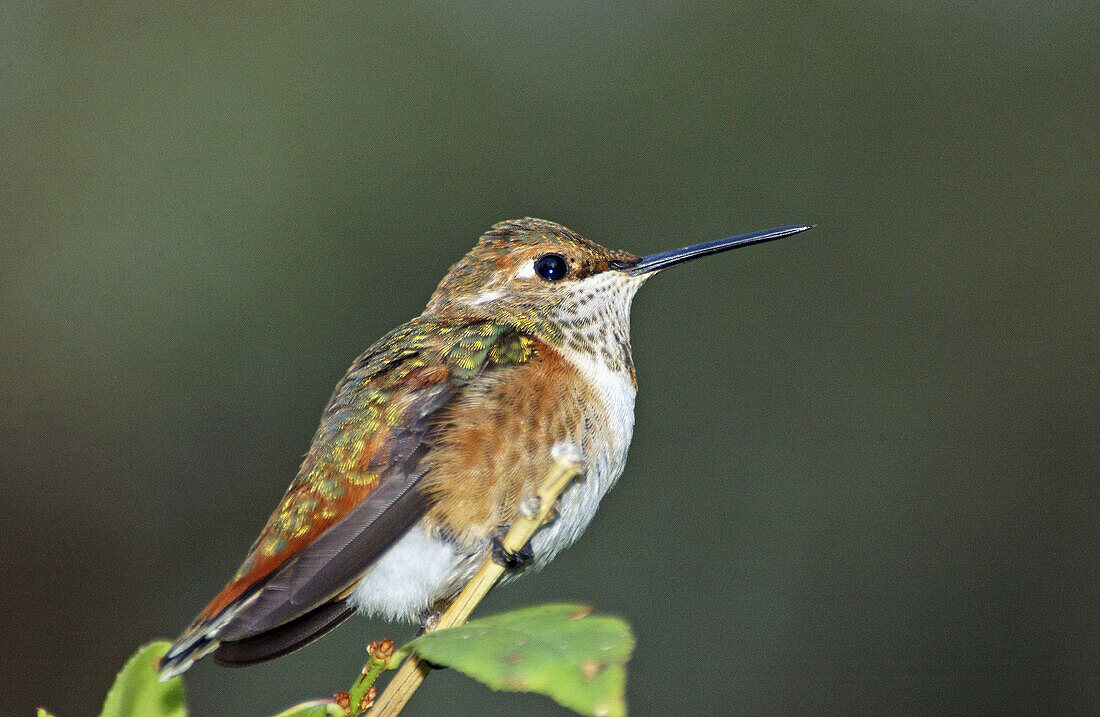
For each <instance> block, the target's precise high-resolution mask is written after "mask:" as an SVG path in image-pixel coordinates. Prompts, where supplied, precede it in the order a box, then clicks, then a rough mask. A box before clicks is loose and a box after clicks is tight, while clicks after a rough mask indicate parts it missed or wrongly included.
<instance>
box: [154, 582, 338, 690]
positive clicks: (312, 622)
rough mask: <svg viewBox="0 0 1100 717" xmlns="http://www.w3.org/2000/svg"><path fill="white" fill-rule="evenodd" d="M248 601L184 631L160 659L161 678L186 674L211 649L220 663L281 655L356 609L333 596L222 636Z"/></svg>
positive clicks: (241, 663) (236, 663) (247, 662)
mask: <svg viewBox="0 0 1100 717" xmlns="http://www.w3.org/2000/svg"><path fill="white" fill-rule="evenodd" d="M249 602H251V600H244V601H241V602H240V603H238V604H236V605H231V606H230V607H228V608H226V609H225V610H224V611H223V612H222V613H221V614H220V615H218V616H217V617H216V618H215V619H214V620H212V621H209V622H206V623H199V624H198V625H195V626H193V627H192V628H191V629H189V630H188V631H187V632H185V633H184V634H183V635H182V636H181V637H180V638H179V639H178V640H176V642H175V644H174V645H172V647H171V648H170V649H169V650H168V652H166V653H165V655H164V657H162V658H161V659H160V665H159V670H160V681H161V682H164V681H165V680H169V679H171V678H173V677H176V676H177V675H181V674H183V673H184V672H186V671H187V670H188V669H189V668H190V667H191V665H193V664H195V661H197V660H199V659H202V658H203V657H206V656H207V655H209V654H211V653H213V654H214V661H215V662H217V663H218V664H221V665H230V666H233V667H243V666H244V665H251V664H254V663H257V662H264V661H265V660H271V659H274V658H276V657H281V656H282V655H286V654H288V653H290V652H294V651H295V650H297V649H299V648H301V647H305V646H306V645H308V644H309V643H311V642H313V641H314V640H316V639H317V638H319V637H321V636H322V635H324V634H325V633H327V632H328V631H329V630H331V629H332V628H334V627H336V626H337V625H339V624H340V623H342V622H343V621H344V620H346V619H347V618H348V617H350V616H351V614H352V613H353V612H355V608H354V607H353V606H352V605H349V604H348V603H347V601H346V600H334V601H332V602H328V603H325V604H323V605H319V606H318V607H316V608H314V609H313V610H310V611H309V612H307V613H306V614H304V615H302V616H300V617H298V618H296V619H294V620H291V621H290V622H288V623H285V624H283V625H279V626H277V627H273V628H271V629H270V630H266V631H264V632H261V633H260V634H258V635H254V636H251V637H247V638H244V639H242V640H219V639H218V635H219V634H220V633H221V632H222V631H223V630H224V629H225V628H226V627H227V626H229V624H230V623H231V622H232V621H233V618H234V617H235V616H236V615H237V613H239V612H240V611H241V610H242V609H244V608H245V607H246V606H247V604H248V603H249Z"/></svg>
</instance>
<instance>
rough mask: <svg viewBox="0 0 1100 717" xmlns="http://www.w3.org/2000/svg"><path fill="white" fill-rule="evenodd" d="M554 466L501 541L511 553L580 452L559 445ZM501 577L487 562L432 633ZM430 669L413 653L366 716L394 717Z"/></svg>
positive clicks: (568, 479) (576, 466)
mask: <svg viewBox="0 0 1100 717" xmlns="http://www.w3.org/2000/svg"><path fill="white" fill-rule="evenodd" d="M550 455H551V457H552V458H553V459H554V465H553V467H551V469H550V472H549V473H548V474H547V476H546V478H545V479H544V480H543V482H542V485H541V486H540V487H539V491H538V495H537V497H536V498H535V499H533V500H530V501H525V503H524V505H523V506H521V508H520V516H519V517H518V518H516V520H515V521H513V523H512V527H511V528H510V529H509V530H508V534H507V535H505V536H504V540H503V541H502V543H503V545H504V548H505V549H506V550H508V551H510V552H513V553H515V552H519V551H520V550H522V549H523V546H525V545H527V541H529V540H530V539H531V536H532V535H534V534H535V531H536V530H538V529H539V528H540V527H541V526H542V524H543V523H544V522H546V518H547V516H549V515H550V512H551V510H552V509H553V507H554V503H555V502H556V501H557V500H558V498H559V497H560V496H561V494H562V493H563V492H565V489H566V488H568V487H569V484H570V483H572V482H573V480H574V479H575V478H576V477H577V476H579V475H581V473H583V472H584V468H583V467H582V464H581V454H580V450H579V449H578V448H577V447H576V446H573V445H571V444H563V443H559V444H558V445H556V446H554V448H553V450H551V452H550ZM503 574H504V566H503V565H500V564H498V563H496V562H495V561H493V560H491V559H487V560H486V561H485V563H484V564H483V565H482V566H481V569H480V570H478V571H477V574H476V575H474V577H473V578H471V579H470V582H468V583H466V587H464V588H463V589H462V592H460V593H459V594H458V597H456V598H455V599H454V602H452V603H451V604H450V605H449V606H448V607H447V609H446V610H445V611H444V612H443V615H442V616H440V618H439V622H438V623H437V624H436V625H435V627H434V628H433V629H434V630H443V629H446V628H448V627H454V626H456V625H461V624H462V623H464V622H466V618H468V617H469V616H470V613H472V612H473V611H474V608H475V607H477V604H478V603H479V602H481V600H482V598H484V597H485V595H486V594H487V593H488V592H489V590H490V589H491V588H492V587H493V585H495V584H496V582H497V580H499V579H500V576H501V575H503ZM430 670H431V668H430V667H429V666H428V665H427V664H426V663H425V662H424V661H423V660H421V659H420V658H419V657H417V656H416V653H413V654H411V655H409V657H408V659H407V660H405V663H404V664H403V665H401V667H400V669H398V671H397V674H395V675H394V676H393V679H392V680H391V681H390V683H389V684H388V685H387V686H386V691H385V692H383V693H382V695H381V696H380V697H379V698H378V700H377V701H376V702H375V704H374V707H373V708H372V709H371V711H370V712H369V713H368V715H369V717H394V716H395V715H397V714H398V713H400V712H401V710H402V709H403V708H404V707H405V705H406V704H407V703H408V701H409V699H410V698H411V697H412V695H413V693H414V692H416V690H417V688H419V687H420V685H421V683H423V682H424V678H425V677H427V676H428V672H429V671H430Z"/></svg>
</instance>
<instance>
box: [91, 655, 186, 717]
mask: <svg viewBox="0 0 1100 717" xmlns="http://www.w3.org/2000/svg"><path fill="white" fill-rule="evenodd" d="M170 644H171V643H168V642H164V641H161V642H151V643H149V644H148V645H145V646H144V647H142V648H141V649H139V650H138V651H137V652H135V653H134V654H133V656H132V657H130V659H129V660H127V661H126V664H125V665H124V666H123V668H122V671H121V672H119V673H118V675H117V676H116V677H115V683H114V684H113V685H112V686H111V691H110V692H108V693H107V700H106V701H105V702H104V703H103V711H102V712H101V713H100V717H185V716H186V715H187V705H186V704H185V703H184V700H183V679H182V678H179V677H173V678H172V679H170V680H168V681H167V682H160V681H159V680H158V675H157V661H158V660H160V658H161V657H162V656H163V655H164V653H165V652H167V651H168V647H169V646H170Z"/></svg>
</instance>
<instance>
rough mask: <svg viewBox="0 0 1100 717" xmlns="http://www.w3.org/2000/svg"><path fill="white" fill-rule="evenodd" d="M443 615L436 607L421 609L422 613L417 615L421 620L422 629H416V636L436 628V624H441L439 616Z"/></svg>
mask: <svg viewBox="0 0 1100 717" xmlns="http://www.w3.org/2000/svg"><path fill="white" fill-rule="evenodd" d="M441 617H443V613H441V612H440V611H439V610H436V609H434V608H430V607H426V608H424V609H423V610H421V611H420V614H419V615H417V616H416V619H417V620H418V621H419V622H420V629H419V630H417V631H416V637H420V636H421V635H423V634H424V633H425V632H431V631H432V630H434V629H435V626H436V625H438V624H439V618H441ZM414 639H415V638H414Z"/></svg>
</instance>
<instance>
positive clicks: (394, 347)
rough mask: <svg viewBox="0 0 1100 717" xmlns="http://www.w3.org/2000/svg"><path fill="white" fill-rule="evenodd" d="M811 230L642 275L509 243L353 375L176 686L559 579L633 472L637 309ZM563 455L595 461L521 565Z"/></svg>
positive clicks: (628, 263)
mask: <svg viewBox="0 0 1100 717" xmlns="http://www.w3.org/2000/svg"><path fill="white" fill-rule="evenodd" d="M810 228H811V227H810V226H806V225H798V226H784V227H778V228H775V229H769V230H766V231H759V232H753V233H750V234H744V235H740V236H736V237H732V238H729V239H719V240H717V241H711V242H706V243H703V244H695V245H692V246H688V247H684V248H681V249H673V250H671V251H664V252H661V253H658V254H651V255H649V256H643V257H637V256H635V255H633V254H630V253H628V252H625V251H618V250H613V249H607V248H604V247H602V246H600V245H598V244H596V243H594V242H592V241H589V240H588V239H585V238H583V237H581V236H580V235H578V234H576V233H575V232H573V231H571V230H569V229H567V228H565V227H563V226H561V225H560V224H556V223H554V222H550V221H546V220H543V219H533V218H526V219H518V220H512V221H505V222H501V223H498V224H496V225H494V226H493V227H492V228H491V229H490V230H489V231H488V232H486V233H485V234H484V235H483V236H482V237H481V238H480V239H479V241H478V242H477V244H476V246H474V248H473V249H472V250H470V252H469V253H467V254H466V255H465V256H464V257H463V258H462V259H461V260H460V261H459V262H458V263H457V264H455V265H454V266H452V267H451V269H450V270H449V271H448V272H447V274H446V276H445V277H444V278H443V280H442V281H441V282H440V284H439V286H438V287H437V288H436V290H435V292H434V293H433V294H432V296H431V299H430V300H429V302H428V305H427V308H425V310H424V312H423V313H422V314H421V315H420V316H418V317H416V318H415V319H413V320H412V321H410V322H408V323H406V324H404V325H403V326H400V327H398V328H396V329H394V330H393V331H391V332H390V333H388V334H386V335H385V336H383V337H382V338H381V339H379V340H378V341H377V342H376V343H375V344H374V345H373V346H371V347H370V348H369V349H367V351H366V352H365V353H364V354H362V355H361V356H360V357H359V358H357V359H356V360H355V362H354V363H353V364H352V365H351V367H350V368H349V369H348V372H347V374H346V375H345V376H344V378H343V379H342V380H341V381H340V382H339V383H338V384H337V386H336V389H335V390H334V392H333V394H332V398H331V399H330V400H329V403H328V405H327V407H326V408H325V410H324V413H323V414H322V416H321V421H320V426H319V427H318V429H317V432H316V434H315V435H314V437H313V441H312V443H311V446H310V449H309V452H308V453H307V454H306V455H305V458H304V459H303V461H302V465H301V468H300V469H299V470H298V473H297V475H296V477H295V478H294V480H293V482H292V483H291V484H290V487H289V488H288V489H287V491H286V494H285V495H284V496H283V498H282V500H281V501H280V502H279V504H278V505H277V507H276V508H275V511H274V513H273V514H272V515H271V517H270V519H269V520H268V522H267V524H266V525H265V527H264V528H263V530H262V531H261V532H260V535H259V537H258V538H257V539H256V541H255V542H254V543H253V545H252V547H251V549H250V550H249V551H248V554H247V556H246V558H245V560H244V563H243V564H242V565H241V567H240V569H239V570H238V571H237V573H236V574H235V575H234V576H233V578H232V579H231V580H230V581H229V583H228V584H227V585H226V586H225V588H224V589H223V590H222V591H221V592H220V593H218V594H217V595H216V596H215V597H214V598H213V600H211V601H210V603H209V604H208V605H207V606H206V608H205V609H203V611H202V612H201V613H200V614H199V615H198V617H197V618H196V619H195V621H194V622H193V623H192V624H191V625H190V627H188V628H187V629H186V630H185V631H184V632H183V634H182V635H181V636H180V637H179V638H178V639H177V640H176V641H175V643H174V644H173V645H172V647H171V648H170V649H169V650H168V652H167V653H166V654H165V655H164V657H163V658H162V659H161V661H160V667H159V669H160V676H161V679H162V680H163V679H168V678H170V677H173V676H175V675H178V674H180V673H182V672H184V671H185V670H187V669H188V668H189V667H190V666H191V665H192V664H194V662H195V661H196V660H198V659H200V658H201V657H204V656H206V655H209V654H211V653H212V654H213V656H214V660H215V661H216V662H219V663H221V664H225V665H248V664H252V663H256V662H261V661H264V660H269V659H272V658H275V657H279V656H281V655H285V654H287V653H289V652H292V651H294V650H297V649H298V648H300V647H303V646H305V645H306V644H308V643H310V642H312V641H313V640H315V639H316V638H318V637H320V636H321V635H323V634H324V633H326V632H328V631H329V630H331V629H332V628H334V627H336V626H337V625H338V624H339V623H341V622H343V621H344V620H345V619H346V618H347V617H349V616H350V615H351V614H352V613H354V612H359V613H363V614H366V615H370V616H375V617H381V618H384V619H388V620H404V621H409V622H414V623H416V622H419V623H420V624H421V625H422V626H423V625H426V624H428V622H429V621H430V620H431V617H432V616H433V615H435V614H438V613H437V612H436V609H437V607H438V606H442V605H445V604H446V603H447V602H448V601H449V600H450V599H452V598H453V597H454V596H455V595H457V593H458V592H459V591H460V590H461V588H462V587H463V586H464V585H465V583H466V582H467V581H468V580H469V579H470V578H471V577H472V576H473V574H474V573H475V572H476V571H477V570H478V569H479V568H480V567H481V566H482V565H483V564H484V563H485V562H486V561H488V560H495V561H497V562H499V563H501V564H503V565H505V566H506V567H508V568H509V569H510V570H509V571H508V577H515V576H518V575H521V574H523V573H526V572H528V571H531V570H537V569H539V568H541V567H543V566H545V565H546V564H547V563H548V562H550V560H551V559H553V558H554V556H555V555H556V554H557V553H558V552H559V551H560V550H562V549H563V548H565V547H567V546H569V545H571V544H572V543H573V542H574V541H576V540H577V538H579V537H580V535H581V533H583V532H584V530H585V528H586V527H587V526H588V524H589V522H590V521H591V520H592V517H593V516H594V515H595V512H596V508H597V506H598V505H599V502H600V499H601V498H602V497H603V496H604V494H605V493H606V492H607V491H608V489H610V488H611V486H612V485H613V484H614V483H615V481H616V479H618V477H619V475H620V474H621V473H622V471H623V467H624V465H625V463H626V455H627V448H628V447H629V445H630V439H631V435H632V433H633V428H634V399H635V395H636V392H637V382H636V377H635V371H634V364H633V361H632V359H631V353H630V306H631V302H632V300H633V298H634V294H635V292H636V291H637V290H638V289H639V288H640V287H641V285H642V284H643V283H645V281H646V280H647V279H649V278H650V277H652V276H654V275H656V274H657V273H658V272H660V271H661V270H663V269H666V268H668V267H671V266H673V265H676V264H680V263H682V262H685V261H688V260H691V259H695V258H698V257H702V256H707V255H710V254H716V253H718V252H723V251H727V250H730V249H735V248H738V247H744V246H748V245H751V244H758V243H761V242H766V241H771V240H774V239H779V238H782V237H786V236H791V235H793V234H797V233H799V232H803V231H806V230H807V229H810ZM562 443H565V444H571V445H573V446H575V447H577V448H579V449H580V452H581V454H582V458H583V462H584V466H585V474H584V477H583V480H581V481H578V482H575V483H574V484H573V485H571V486H570V487H569V488H568V489H567V490H566V491H565V492H564V493H563V494H562V496H561V497H560V499H559V501H558V503H557V504H556V506H555V512H556V516H555V517H554V519H553V520H552V521H550V522H548V523H546V524H545V525H544V526H543V527H542V528H541V529H540V530H539V531H538V532H537V533H536V534H535V535H534V536H533V537H532V539H531V541H530V542H529V543H528V545H527V546H525V547H524V548H523V549H522V550H520V551H515V552H510V551H507V550H505V549H504V547H503V544H502V542H501V538H502V537H503V535H504V534H505V533H506V532H507V529H508V527H509V526H510V524H511V523H512V521H513V520H514V519H515V518H516V517H517V515H519V511H520V506H521V504H522V503H523V502H524V501H525V500H527V499H528V498H530V497H531V496H533V495H534V494H535V492H536V491H537V489H538V487H539V483H540V482H541V480H542V478H543V477H544V476H545V475H546V474H547V472H548V471H549V470H550V468H551V466H552V460H553V459H552V457H551V448H552V447H553V446H555V445H558V444H562Z"/></svg>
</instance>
